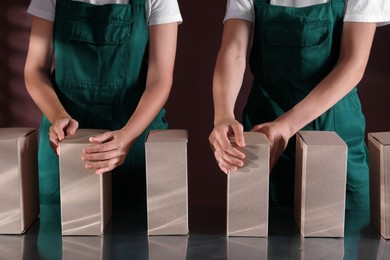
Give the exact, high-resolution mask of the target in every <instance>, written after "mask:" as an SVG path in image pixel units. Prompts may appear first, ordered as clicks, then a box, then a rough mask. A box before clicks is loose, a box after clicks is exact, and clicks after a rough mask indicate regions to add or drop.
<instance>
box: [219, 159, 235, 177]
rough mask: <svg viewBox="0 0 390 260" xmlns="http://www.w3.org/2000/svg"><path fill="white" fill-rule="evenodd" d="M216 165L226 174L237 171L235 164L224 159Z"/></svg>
mask: <svg viewBox="0 0 390 260" xmlns="http://www.w3.org/2000/svg"><path fill="white" fill-rule="evenodd" d="M218 166H219V168H220V169H221V170H222V171H223V172H224V173H226V174H229V173H231V172H235V171H237V167H236V166H234V165H231V164H230V163H228V162H226V161H224V160H221V161H219V162H218Z"/></svg>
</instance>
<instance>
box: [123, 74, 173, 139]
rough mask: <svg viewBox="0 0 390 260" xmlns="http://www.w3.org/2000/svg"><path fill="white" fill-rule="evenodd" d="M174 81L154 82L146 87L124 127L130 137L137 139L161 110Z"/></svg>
mask: <svg viewBox="0 0 390 260" xmlns="http://www.w3.org/2000/svg"><path fill="white" fill-rule="evenodd" d="M171 85H172V81H171V80H166V81H164V82H161V81H160V82H158V81H157V82H152V83H150V84H149V85H148V86H147V88H146V89H145V91H144V93H143V95H142V97H141V99H140V101H139V103H138V106H137V108H136V110H135V111H134V113H133V115H132V116H131V117H130V119H129V120H128V122H127V124H126V125H125V126H124V127H123V128H122V129H123V130H124V131H126V132H127V133H128V134H129V137H130V139H132V140H134V139H136V138H137V137H138V136H139V135H141V133H142V132H143V131H144V130H145V129H146V128H147V127H148V126H149V124H150V123H151V122H152V121H153V119H154V118H155V117H156V116H157V114H158V113H159V112H160V111H161V109H162V108H163V106H164V105H165V103H166V101H167V100H168V96H169V93H170V89H171Z"/></svg>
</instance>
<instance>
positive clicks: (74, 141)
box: [60, 129, 112, 236]
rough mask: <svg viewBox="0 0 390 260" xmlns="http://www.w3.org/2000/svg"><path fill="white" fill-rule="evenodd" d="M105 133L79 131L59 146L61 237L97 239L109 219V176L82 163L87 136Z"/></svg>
mask: <svg viewBox="0 0 390 260" xmlns="http://www.w3.org/2000/svg"><path fill="white" fill-rule="evenodd" d="M104 132H105V130H97V129H79V130H77V132H76V134H75V135H74V136H71V137H68V138H66V139H65V140H64V141H62V142H61V144H60V188H61V226H62V235H64V236H65V235H81V236H85V235H87V236H99V235H101V234H103V232H104V229H105V227H106V225H107V224H108V222H109V220H110V218H111V209H112V206H111V173H110V172H106V173H103V174H100V175H97V174H95V171H94V170H88V169H86V168H85V162H84V161H82V160H81V156H82V150H83V148H85V147H87V146H89V145H90V144H91V143H90V142H89V137H91V136H95V135H98V134H101V133H104Z"/></svg>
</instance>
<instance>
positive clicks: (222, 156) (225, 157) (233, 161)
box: [214, 144, 244, 167]
mask: <svg viewBox="0 0 390 260" xmlns="http://www.w3.org/2000/svg"><path fill="white" fill-rule="evenodd" d="M214 156H215V158H216V160H217V161H226V162H227V163H229V164H230V165H231V166H238V167H242V166H244V162H243V161H242V160H241V159H240V158H236V157H234V156H232V155H230V154H229V153H225V152H224V151H223V150H222V149H221V148H220V147H219V146H218V144H216V150H215V152H214Z"/></svg>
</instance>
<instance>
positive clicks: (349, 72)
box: [209, 0, 390, 208]
mask: <svg viewBox="0 0 390 260" xmlns="http://www.w3.org/2000/svg"><path fill="white" fill-rule="evenodd" d="M320 1H321V0H320ZM282 2H283V4H281V3H282ZM302 2H303V1H299V0H296V1H294V0H288V1H281V0H271V3H269V2H266V0H228V4H227V12H226V16H225V22H224V31H223V36H222V44H221V48H220V51H219V53H218V57H217V62H216V66H215V71H214V79H213V96H214V109H215V118H214V129H213V131H212V132H211V134H210V137H209V141H210V143H211V145H212V146H213V148H214V155H215V158H216V160H217V161H218V164H219V167H220V168H221V170H222V171H224V172H225V173H228V172H230V171H231V172H234V171H235V170H237V167H241V166H242V165H243V164H244V154H243V153H241V152H240V151H239V150H238V149H237V148H235V147H233V146H232V145H231V144H230V142H229V140H228V136H234V137H235V141H236V143H237V144H238V146H244V145H245V140H244V138H243V135H242V132H243V128H244V129H246V130H252V131H258V132H263V133H265V135H266V136H267V137H268V139H269V141H270V153H271V161H270V165H271V169H272V170H271V175H270V205H273V206H292V205H293V200H294V191H293V189H294V170H295V156H294V154H295V140H294V135H295V134H296V133H297V132H298V131H299V130H301V129H303V130H328V131H336V132H337V133H338V134H339V135H340V137H341V138H343V140H344V141H345V142H346V143H347V145H348V164H347V187H346V190H347V193H346V207H347V208H356V207H360V208H366V207H368V206H369V198H368V166H367V152H366V146H365V143H364V136H365V119H364V116H363V114H362V111H361V105H360V101H359V98H358V95H357V90H356V87H355V86H356V85H357V84H358V83H359V81H360V80H361V78H362V76H363V73H364V70H365V67H366V64H367V60H368V57H369V53H370V49H371V44H372V41H373V37H374V33H375V29H376V26H377V24H376V23H378V24H379V25H381V24H384V23H386V22H389V21H390V3H389V2H388V1H387V0H376V1H371V0H348V1H345V2H344V0H330V1H328V2H326V3H324V1H323V0H322V1H321V3H319V1H311V5H310V6H304V7H302V6H299V7H297V5H300V4H302ZM286 3H289V4H287V6H286ZM252 36H253V42H251V39H252ZM248 47H251V52H250V58H249V63H250V65H251V71H252V73H253V75H254V79H253V86H252V89H251V92H250V94H249V97H248V101H247V104H246V106H245V108H244V113H243V125H242V124H240V123H239V122H238V121H237V120H236V119H235V116H234V106H235V102H236V98H237V95H238V93H239V91H240V88H241V84H242V81H243V74H244V70H245V65H246V57H247V50H248ZM329 163H331V162H329Z"/></svg>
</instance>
